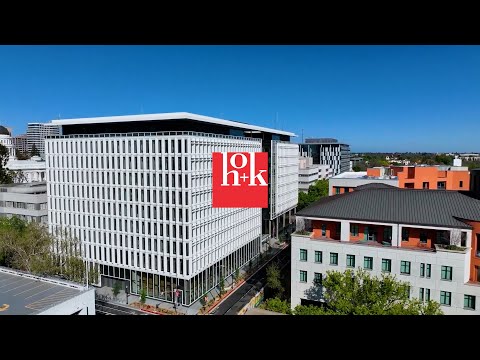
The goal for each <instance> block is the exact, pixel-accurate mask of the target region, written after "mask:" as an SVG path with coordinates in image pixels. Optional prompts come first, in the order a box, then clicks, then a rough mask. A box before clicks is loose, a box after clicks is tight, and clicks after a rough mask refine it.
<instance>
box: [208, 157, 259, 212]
mask: <svg viewBox="0 0 480 360" xmlns="http://www.w3.org/2000/svg"><path fill="white" fill-rule="evenodd" d="M267 168H268V153H266V152H226V153H221V152H214V153H213V166H212V170H213V178H212V179H213V194H212V198H213V204H212V206H213V207H214V208H267V207H268V182H267V181H268V172H267Z"/></svg>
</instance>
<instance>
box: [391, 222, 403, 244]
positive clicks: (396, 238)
mask: <svg viewBox="0 0 480 360" xmlns="http://www.w3.org/2000/svg"><path fill="white" fill-rule="evenodd" d="M401 236H402V228H401V226H400V225H397V224H393V225H392V246H401V243H402V239H401V238H400V237H401Z"/></svg>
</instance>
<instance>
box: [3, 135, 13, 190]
mask: <svg viewBox="0 0 480 360" xmlns="http://www.w3.org/2000/svg"><path fill="white" fill-rule="evenodd" d="M8 158H9V154H8V149H7V148H6V147H5V146H3V145H2V144H0V184H11V183H13V178H12V174H11V172H10V170H8V168H7V162H8Z"/></svg>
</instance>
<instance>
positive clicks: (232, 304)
mask: <svg viewBox="0 0 480 360" xmlns="http://www.w3.org/2000/svg"><path fill="white" fill-rule="evenodd" d="M289 258H290V246H287V247H286V248H285V249H283V250H282V251H280V252H279V253H277V254H276V255H275V256H274V257H273V258H272V259H271V260H270V261H269V262H268V263H267V264H266V265H264V266H263V267H262V268H261V269H260V270H258V271H257V272H256V273H255V274H254V275H253V276H252V277H251V278H249V279H248V280H247V281H246V282H245V283H244V284H243V285H242V286H240V287H239V288H238V289H237V290H236V291H235V292H234V293H232V294H231V295H230V296H229V297H228V298H227V299H225V300H224V301H223V302H221V303H220V305H218V306H217V307H216V308H215V309H214V310H213V311H212V312H211V313H210V315H236V314H237V313H238V312H239V311H240V309H242V308H243V307H244V306H245V305H246V304H247V303H248V302H249V301H250V300H251V299H252V297H254V296H255V294H256V293H257V292H258V291H259V290H260V289H261V288H262V287H264V286H265V284H266V282H267V267H268V264H270V263H271V262H272V261H276V260H278V261H279V262H280V264H284V263H285V262H287V261H289V260H288V259H289ZM281 266H282V265H281Z"/></svg>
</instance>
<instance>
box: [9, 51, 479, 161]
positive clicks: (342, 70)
mask: <svg viewBox="0 0 480 360" xmlns="http://www.w3.org/2000/svg"><path fill="white" fill-rule="evenodd" d="M478 59H480V47H478V46H297V45H295V46H263V45H260V46H258V45H257V46H223V45H222V46H2V47H0V68H1V69H2V70H0V75H1V76H2V83H1V84H0V98H1V99H2V100H1V101H0V104H1V106H0V124H1V125H3V126H7V127H11V128H12V129H13V132H14V134H15V135H19V134H22V133H25V131H26V127H27V123H29V122H48V121H50V120H54V119H58V118H61V119H66V118H79V117H96V116H111V115H121V114H142V113H144V114H148V113H164V112H176V111H187V112H192V113H200V114H205V115H208V116H212V117H218V118H223V119H228V120H234V121H245V122H248V123H251V124H255V125H259V126H266V127H273V128H277V129H280V130H286V131H291V132H294V133H295V134H296V135H297V137H296V138H293V139H292V140H293V141H294V142H301V139H302V134H303V138H309V137H332V138H336V139H338V140H339V141H340V142H343V143H347V144H350V146H351V150H352V153H355V152H407V151H410V152H452V151H455V152H457V151H458V152H478V151H479V150H478V149H475V134H476V132H477V131H478V130H479V129H480V125H478V124H479V123H480V122H479V121H478V120H477V119H478V117H479V115H480V106H479V105H478V101H476V100H478V95H480V81H478V80H480V71H479V69H478V67H477V66H476V60H478ZM386 119H388V120H386Z"/></svg>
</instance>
